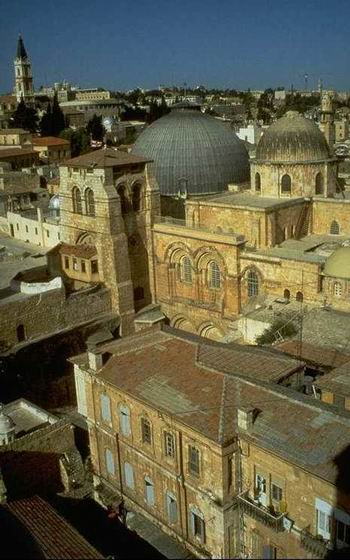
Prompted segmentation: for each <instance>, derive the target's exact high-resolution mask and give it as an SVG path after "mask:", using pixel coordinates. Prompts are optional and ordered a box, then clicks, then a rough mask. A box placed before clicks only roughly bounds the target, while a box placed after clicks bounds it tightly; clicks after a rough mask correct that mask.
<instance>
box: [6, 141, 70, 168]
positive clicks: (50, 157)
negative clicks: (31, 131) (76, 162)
mask: <svg viewBox="0 0 350 560" xmlns="http://www.w3.org/2000/svg"><path fill="white" fill-rule="evenodd" d="M32 142H33V149H34V151H36V152H38V153H39V157H40V159H41V161H42V162H44V163H48V164H50V163H58V162H61V161H64V160H65V159H69V158H70V157H71V152H70V142H69V141H68V140H64V138H56V137H54V136H33V140H32ZM0 157H1V152H0Z"/></svg>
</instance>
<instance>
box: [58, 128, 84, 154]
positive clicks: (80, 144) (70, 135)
mask: <svg viewBox="0 0 350 560" xmlns="http://www.w3.org/2000/svg"><path fill="white" fill-rule="evenodd" d="M60 137H61V138H64V139H65V140H68V141H69V142H70V149H71V154H72V157H77V156H79V155H80V154H85V153H86V152H89V151H90V150H91V147H90V138H89V135H88V133H87V132H86V130H85V128H78V130H72V129H71V128H66V129H65V130H63V131H62V132H61V134H60Z"/></svg>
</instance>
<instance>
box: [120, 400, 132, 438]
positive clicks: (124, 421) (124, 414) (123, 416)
mask: <svg viewBox="0 0 350 560" xmlns="http://www.w3.org/2000/svg"><path fill="white" fill-rule="evenodd" d="M119 420H120V431H121V433H122V434H123V436H129V435H130V434H131V425H130V410H129V409H128V407H127V406H125V405H120V407H119Z"/></svg>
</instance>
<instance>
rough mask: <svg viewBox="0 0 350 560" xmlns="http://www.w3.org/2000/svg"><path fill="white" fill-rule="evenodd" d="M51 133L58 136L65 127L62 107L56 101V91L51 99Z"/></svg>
mask: <svg viewBox="0 0 350 560" xmlns="http://www.w3.org/2000/svg"><path fill="white" fill-rule="evenodd" d="M51 114H52V135H53V136H58V135H59V134H60V133H61V132H62V130H64V129H65V127H66V123H65V118H64V114H63V112H62V109H61V107H60V105H59V103H58V99H57V93H55V95H54V98H53V101H52V109H51Z"/></svg>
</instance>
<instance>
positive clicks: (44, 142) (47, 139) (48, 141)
mask: <svg viewBox="0 0 350 560" xmlns="http://www.w3.org/2000/svg"><path fill="white" fill-rule="evenodd" d="M32 142H33V145H34V146H62V145H65V146H67V145H69V144H70V142H69V141H68V140H65V139H64V138H56V137H55V136H41V137H40V136H34V137H33V139H32Z"/></svg>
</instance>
